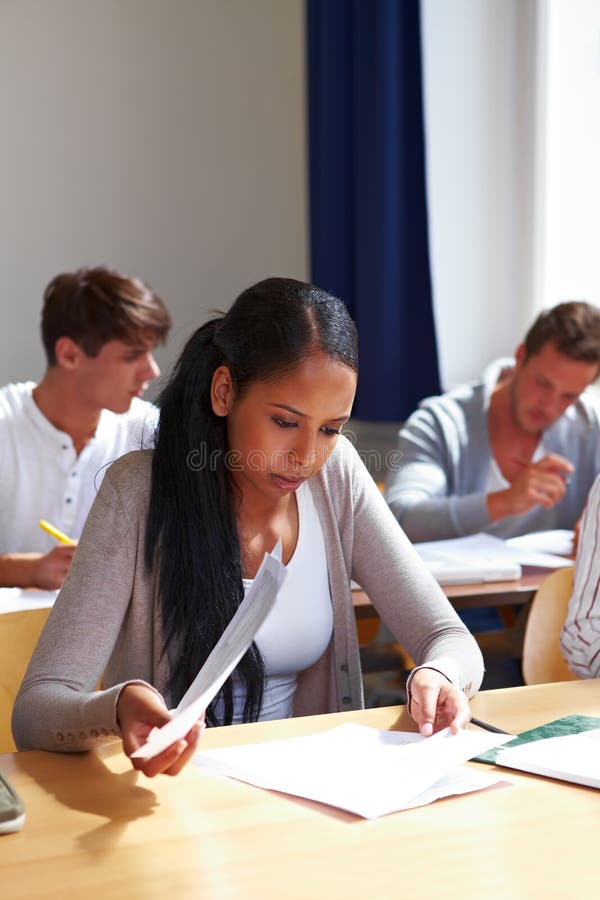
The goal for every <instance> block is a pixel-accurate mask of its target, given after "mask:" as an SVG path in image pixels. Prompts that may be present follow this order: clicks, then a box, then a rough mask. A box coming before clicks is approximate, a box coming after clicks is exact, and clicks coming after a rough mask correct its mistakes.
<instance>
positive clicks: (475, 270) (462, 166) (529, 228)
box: [421, 0, 544, 387]
mask: <svg viewBox="0 0 600 900" xmlns="http://www.w3.org/2000/svg"><path fill="white" fill-rule="evenodd" d="M542 2H544V0H542ZM421 11H422V31H423V62H424V106H425V127H426V140H427V190H428V201H429V229H430V232H429V233H430V252H431V268H432V282H433V296H434V309H435V316H436V324H437V334H438V349H439V358H440V369H441V376H442V384H443V385H444V386H445V387H450V386H452V385H454V384H457V383H459V382H461V381H464V380H468V379H471V378H473V377H476V376H477V375H478V374H479V373H480V372H481V371H482V369H483V368H484V366H485V365H486V364H487V362H488V361H489V360H490V359H493V358H495V357H497V356H502V355H510V354H512V353H513V352H514V350H515V348H516V345H517V343H518V342H519V340H520V339H521V337H522V335H523V333H524V331H525V330H526V328H527V327H528V326H529V324H530V322H531V321H532V319H533V314H534V309H535V301H534V297H533V293H532V278H533V268H532V266H533V213H532V210H533V202H534V198H533V191H534V186H535V178H534V163H535V160H534V127H535V90H536V42H537V35H536V26H537V13H538V7H537V0H421Z"/></svg>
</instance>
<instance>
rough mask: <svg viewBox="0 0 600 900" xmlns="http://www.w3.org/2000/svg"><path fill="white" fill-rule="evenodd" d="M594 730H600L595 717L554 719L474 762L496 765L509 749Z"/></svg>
mask: <svg viewBox="0 0 600 900" xmlns="http://www.w3.org/2000/svg"><path fill="white" fill-rule="evenodd" d="M593 728H600V719H598V718H596V717H594V716H577V715H573V716H563V717H562V719H554V721H553V722H546V724H545V725H538V727H537V728H530V729H529V731H522V732H521V734H519V735H517V737H516V738H515V739H514V740H512V741H507V742H506V744H502V745H501V746H500V747H492V749H491V750H488V751H487V752H486V753H482V754H481V756H474V757H473V761H474V762H485V763H495V762H496V758H497V756H498V754H499V753H500V751H501V750H505V749H506V748H507V747H518V746H519V744H529V743H531V741H541V740H543V739H544V738H551V737H560V736H561V735H565V734H579V732H581V731H591V730H592V729H593Z"/></svg>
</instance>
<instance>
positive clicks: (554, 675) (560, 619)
mask: <svg viewBox="0 0 600 900" xmlns="http://www.w3.org/2000/svg"><path fill="white" fill-rule="evenodd" d="M572 592H573V567H572V566H569V568H567V569H557V570H556V572H552V574H551V575H548V577H547V578H546V579H545V580H544V581H543V583H542V585H541V586H540V587H539V588H538V590H537V592H536V594H535V596H534V598H533V600H532V602H531V609H530V611H529V616H528V618H527V625H526V627H525V637H524V639H523V680H524V681H525V684H547V683H550V682H554V681H577V676H576V675H574V674H573V672H571V670H570V669H569V667H568V665H567V664H566V662H565V660H564V659H563V657H562V654H561V652H560V643H559V641H560V633H561V631H562V627H563V624H564V621H565V618H566V615H567V606H568V605H569V599H570V597H571V593H572Z"/></svg>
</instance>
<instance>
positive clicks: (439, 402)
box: [386, 301, 600, 541]
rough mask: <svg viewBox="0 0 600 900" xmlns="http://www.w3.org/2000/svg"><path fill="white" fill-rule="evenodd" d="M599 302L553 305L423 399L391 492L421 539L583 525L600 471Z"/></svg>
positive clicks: (401, 516)
mask: <svg viewBox="0 0 600 900" xmlns="http://www.w3.org/2000/svg"><path fill="white" fill-rule="evenodd" d="M599 369H600V310H598V309H597V308H596V307H594V306H591V305H590V304H588V303H584V302H577V301H574V302H569V303H561V304H559V305H558V306H555V307H554V308H553V309H549V310H546V311H544V312H542V313H541V314H540V315H539V316H538V318H537V319H536V321H535V322H534V324H533V325H532V327H531V328H530V329H529V331H528V332H527V335H526V336H525V340H524V342H523V343H522V344H521V345H520V346H519V347H518V348H517V352H516V359H515V360H499V361H497V362H496V363H494V364H493V365H492V366H490V367H489V368H488V369H487V370H486V372H485V374H484V376H483V378H482V380H481V381H479V382H476V383H474V384H469V385H464V386H462V387H458V388H456V389H455V390H452V391H450V392H449V393H447V394H444V395H443V396H441V397H430V398H429V399H427V400H424V401H423V402H422V403H421V405H420V407H419V409H418V410H417V411H416V412H414V413H413V414H412V415H411V416H410V417H409V419H408V420H407V422H406V424H405V425H404V426H403V427H402V428H401V429H400V434H399V450H400V459H399V463H398V466H397V468H396V470H395V471H393V472H391V473H390V475H389V478H388V481H387V487H386V499H387V501H388V503H389V505H390V507H391V509H392V511H393V512H394V515H395V516H396V518H397V519H398V521H399V522H400V524H401V525H402V527H403V529H404V531H405V532H406V534H407V535H408V537H409V538H410V539H411V540H412V541H428V540H440V539H444V538H452V537H458V536H461V535H467V534H474V533H476V532H479V531H485V532H489V533H490V534H495V535H498V536H499V537H503V538H508V537H514V536H516V535H519V534H525V533H527V532H531V531H541V530H545V529H552V528H574V527H575V525H576V523H577V521H578V519H579V517H580V515H581V512H582V510H583V507H584V505H585V501H586V499H587V495H588V493H589V490H590V488H591V485H592V483H593V481H594V478H595V477H596V475H597V474H598V473H599V472H600V401H599V400H598V398H597V397H595V396H594V395H593V394H591V393H590V392H587V393H584V392H585V389H586V388H587V387H588V385H590V384H591V382H592V381H594V379H595V378H596V376H597V375H598V371H599Z"/></svg>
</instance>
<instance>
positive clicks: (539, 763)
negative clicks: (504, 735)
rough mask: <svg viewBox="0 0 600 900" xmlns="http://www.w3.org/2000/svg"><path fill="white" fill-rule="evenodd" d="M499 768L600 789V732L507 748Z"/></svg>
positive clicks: (500, 758) (500, 755)
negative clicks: (502, 767)
mask: <svg viewBox="0 0 600 900" xmlns="http://www.w3.org/2000/svg"><path fill="white" fill-rule="evenodd" d="M496 765H498V766H508V767H509V768H511V769H520V770H522V771H525V772H533V773H534V774H535V775H546V776H548V777H549V778H558V779H559V780H560V781H571V782H573V783H574V784H584V785H586V786H587V787H595V788H600V729H596V730H595V731H583V732H580V733H579V734H569V735H562V736H561V737H551V738H545V739H544V740H541V741H532V742H531V743H529V744H521V745H520V746H519V747H510V748H508V747H507V748H506V749H502V750H500V752H499V753H498V755H497V757H496Z"/></svg>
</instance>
